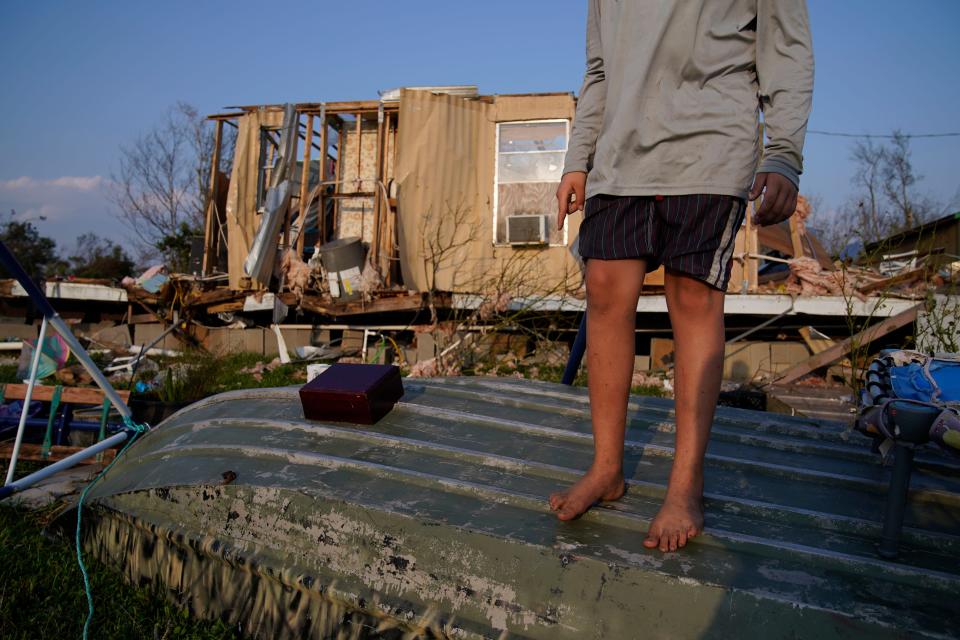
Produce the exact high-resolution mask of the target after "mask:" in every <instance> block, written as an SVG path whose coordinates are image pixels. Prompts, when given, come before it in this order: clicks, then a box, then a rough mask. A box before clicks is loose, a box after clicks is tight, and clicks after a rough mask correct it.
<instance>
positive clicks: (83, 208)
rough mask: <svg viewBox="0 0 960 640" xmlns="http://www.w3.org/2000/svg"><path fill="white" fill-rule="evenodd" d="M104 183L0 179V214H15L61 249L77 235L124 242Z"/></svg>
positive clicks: (101, 180) (75, 178)
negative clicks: (32, 225) (89, 234)
mask: <svg viewBox="0 0 960 640" xmlns="http://www.w3.org/2000/svg"><path fill="white" fill-rule="evenodd" d="M108 184H109V180H108V179H107V178H104V177H103V176H61V177H59V178H49V179H40V178H33V177H30V176H21V177H19V178H12V179H9V180H0V214H3V215H6V214H9V213H10V211H11V210H14V211H16V213H17V215H16V218H17V219H18V220H29V221H31V222H32V223H33V224H34V226H36V227H37V230H38V231H39V232H40V233H41V234H42V235H45V236H48V237H50V238H53V239H54V240H55V241H56V242H57V246H59V247H61V248H63V249H68V248H72V247H73V246H74V244H75V243H76V239H77V236H79V235H81V234H84V233H91V232H92V233H96V234H97V235H99V236H101V237H104V238H108V239H110V240H113V241H115V242H121V243H126V242H125V238H124V236H125V229H124V228H123V227H122V226H121V225H120V223H119V221H118V220H117V217H116V215H115V211H116V210H115V208H114V206H113V204H112V203H111V202H110V201H109V200H108V199H107V197H106V194H105V189H104V187H106V186H107V185H108Z"/></svg>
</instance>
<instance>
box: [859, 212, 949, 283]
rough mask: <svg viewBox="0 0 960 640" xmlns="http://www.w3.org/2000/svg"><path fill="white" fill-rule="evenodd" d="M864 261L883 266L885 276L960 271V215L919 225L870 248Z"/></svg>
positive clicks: (869, 245)
mask: <svg viewBox="0 0 960 640" xmlns="http://www.w3.org/2000/svg"><path fill="white" fill-rule="evenodd" d="M863 255H864V261H865V262H868V263H873V262H879V263H880V270H881V271H882V272H890V273H892V272H894V271H896V270H897V269H903V268H905V267H911V268H915V267H917V266H918V264H919V263H921V262H925V263H926V266H927V267H931V268H940V267H944V266H946V267H947V268H948V269H951V270H952V271H953V272H954V273H956V272H957V270H958V268H960V211H958V212H956V213H950V214H948V215H945V216H942V217H940V218H936V219H934V220H930V221H929V222H924V223H922V224H918V225H916V226H914V227H911V228H910V229H906V230H905V231H901V232H899V233H896V234H893V235H891V236H888V237H886V238H884V239H883V240H880V241H878V242H872V243H870V244H868V245H866V246H865V247H864V249H863Z"/></svg>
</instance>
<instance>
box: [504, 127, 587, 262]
mask: <svg viewBox="0 0 960 640" xmlns="http://www.w3.org/2000/svg"><path fill="white" fill-rule="evenodd" d="M569 132H570V122H569V121H568V120H540V121H528V122H500V123H498V124H497V165H496V177H495V180H496V184H495V188H494V196H493V197H494V200H493V229H494V234H493V238H494V243H495V244H508V243H511V241H514V242H516V238H515V237H511V234H512V235H514V236H516V235H517V230H518V229H521V227H520V226H518V225H516V224H510V223H509V222H508V219H509V218H511V217H513V216H544V218H545V230H546V237H545V238H544V241H545V242H546V243H549V244H551V245H565V244H567V229H566V226H564V228H563V230H562V231H557V228H556V227H557V200H556V192H557V185H558V184H559V183H560V176H561V175H562V174H563V158H564V155H566V152H567V139H568V137H569ZM524 222H525V224H524V226H523V228H524V229H526V231H525V233H527V232H528V231H529V229H530V228H531V227H530V223H531V222H538V221H537V220H536V218H531V217H528V218H525V220H524ZM535 226H538V225H535ZM523 237H525V238H528V239H529V234H528V233H527V235H524V236H523ZM528 243H529V241H528Z"/></svg>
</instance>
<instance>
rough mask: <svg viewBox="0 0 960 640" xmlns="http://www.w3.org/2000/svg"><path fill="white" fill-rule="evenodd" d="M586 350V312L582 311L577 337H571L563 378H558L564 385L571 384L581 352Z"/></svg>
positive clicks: (578, 365) (580, 358)
mask: <svg viewBox="0 0 960 640" xmlns="http://www.w3.org/2000/svg"><path fill="white" fill-rule="evenodd" d="M586 350H587V312H586V311H584V312H583V317H581V318H580V328H579V329H578V330H577V337H576V338H574V339H573V348H572V349H570V357H569V358H568V359H567V366H566V368H565V369H564V371H563V378H562V379H561V380H560V382H562V383H563V384H565V385H568V386H569V385H572V384H573V381H574V380H575V379H576V377H577V372H578V371H579V370H580V363H581V362H582V361H583V352H584V351H586Z"/></svg>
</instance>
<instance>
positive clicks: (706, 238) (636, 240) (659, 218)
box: [579, 194, 746, 291]
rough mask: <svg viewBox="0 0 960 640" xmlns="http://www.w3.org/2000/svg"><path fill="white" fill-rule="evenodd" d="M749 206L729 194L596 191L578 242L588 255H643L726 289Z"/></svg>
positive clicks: (653, 266) (654, 265)
mask: <svg viewBox="0 0 960 640" xmlns="http://www.w3.org/2000/svg"><path fill="white" fill-rule="evenodd" d="M745 211H746V203H745V202H744V201H743V199H742V198H736V197H734V196H724V195H707V194H695V195H683V196H610V195H596V196H593V197H591V198H588V199H587V202H586V204H585V205H584V211H583V214H584V219H583V222H582V223H581V224H580V237H579V248H580V256H581V257H583V259H584V260H587V259H589V258H597V259H600V260H623V259H628V258H642V259H645V260H646V262H647V272H650V271H653V270H654V269H656V268H658V267H659V266H660V265H663V266H665V267H666V268H667V269H670V270H673V271H678V272H681V273H684V274H687V275H689V276H692V277H694V278H697V279H698V280H702V281H703V282H705V283H707V284H708V285H710V286H711V287H714V288H716V289H720V290H721V291H725V290H726V288H727V282H728V281H729V280H730V267H731V264H732V262H733V246H734V241H735V239H736V236H737V231H738V230H739V229H740V225H742V224H743V217H744V213H745Z"/></svg>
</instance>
